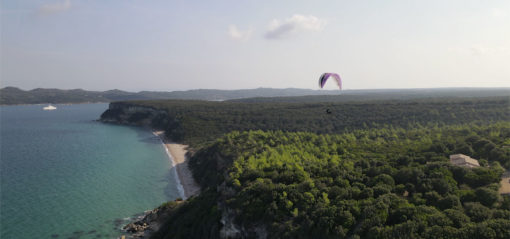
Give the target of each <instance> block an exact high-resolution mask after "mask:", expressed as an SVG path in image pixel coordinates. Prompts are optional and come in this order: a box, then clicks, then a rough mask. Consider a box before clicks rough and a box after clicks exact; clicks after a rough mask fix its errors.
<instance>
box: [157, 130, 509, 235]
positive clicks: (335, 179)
mask: <svg viewBox="0 0 510 239" xmlns="http://www.w3.org/2000/svg"><path fill="white" fill-rule="evenodd" d="M509 147H510V123H509V122H498V123H493V124H490V125H478V124H466V125H461V126H445V127H433V128H427V127H422V128H412V129H401V128H399V129H388V128H385V129H377V130H376V129H372V130H356V131H353V132H351V133H346V134H337V135H326V134H321V135H318V134H313V133H304V132H299V133H286V132H282V131H269V132H262V131H249V132H233V133H230V134H228V135H226V136H225V137H223V138H222V139H220V140H218V141H217V142H216V143H214V144H213V145H211V146H209V147H206V148H204V149H202V150H200V151H198V152H197V153H196V154H195V155H194V156H193V158H192V159H191V160H192V161H191V164H192V168H193V170H194V175H195V176H196V179H197V180H198V181H199V182H200V184H201V185H202V187H203V189H204V191H205V193H203V194H202V195H200V196H198V197H196V198H193V199H191V200H190V201H188V202H186V203H185V204H184V205H183V206H178V207H177V210H175V213H174V214H173V215H172V216H171V217H170V218H169V224H168V225H167V226H165V227H163V229H162V230H161V231H160V232H159V234H156V235H154V238H206V237H208V238H215V237H219V235H220V230H221V224H220V218H221V217H222V213H225V211H228V214H230V215H231V216H232V217H233V218H234V219H233V221H234V222H235V224H236V225H238V229H239V230H241V231H242V234H238V235H241V236H243V237H253V238H255V237H260V236H261V235H267V236H268V237H269V238H345V237H351V238H509V237H510V198H509V197H508V196H501V195H499V194H498V192H497V190H498V188H499V181H500V177H501V174H502V173H503V171H504V169H503V168H502V167H501V164H505V165H508V164H509V163H510V151H509ZM474 152H476V153H474ZM453 153H472V154H471V155H473V156H475V157H477V158H478V159H480V162H481V164H482V166H483V167H480V168H475V169H467V168H463V167H458V166H452V165H451V164H450V163H449V162H448V156H449V155H450V154H453ZM212 202H214V203H212ZM165 206H167V207H172V206H174V207H175V206H176V204H172V203H170V204H166V205H165ZM183 215H185V216H183ZM223 216H224V215H223ZM177 218H178V219H177Z"/></svg>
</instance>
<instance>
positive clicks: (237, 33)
mask: <svg viewBox="0 0 510 239" xmlns="http://www.w3.org/2000/svg"><path fill="white" fill-rule="evenodd" d="M252 32H253V30H251V29H250V30H246V31H241V30H239V29H238V28H237V26H236V25H233V24H232V25H230V26H229V27H228V35H229V36H230V37H231V38H232V39H235V40H248V39H249V38H250V37H251V34H252Z"/></svg>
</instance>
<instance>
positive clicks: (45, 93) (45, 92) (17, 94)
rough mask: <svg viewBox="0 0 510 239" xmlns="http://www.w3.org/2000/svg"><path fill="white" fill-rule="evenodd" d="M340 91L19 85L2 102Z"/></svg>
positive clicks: (1, 92)
mask: <svg viewBox="0 0 510 239" xmlns="http://www.w3.org/2000/svg"><path fill="white" fill-rule="evenodd" d="M319 94H320V95H328V94H338V91H319V90H308V89H293V88H289V89H271V88H257V89H245V90H210V89H198V90H187V91H172V92H163V91H161V92H160V91H140V92H136V93H135V92H127V91H121V90H109V91H86V90H82V89H73V90H60V89H42V88H37V89H33V90H28V91H25V90H21V89H19V88H16V87H5V88H2V89H0V104H1V105H15V104H45V103H54V104H57V103H87V102H112V101H121V100H122V101H125V100H151V99H152V100H153V99H183V100H192V99H193V100H208V101H223V100H229V99H240V98H247V97H276V96H303V95H319Z"/></svg>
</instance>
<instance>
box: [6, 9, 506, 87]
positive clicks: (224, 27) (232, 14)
mask: <svg viewBox="0 0 510 239" xmlns="http://www.w3.org/2000/svg"><path fill="white" fill-rule="evenodd" d="M0 14H1V15H0V30H1V38H0V87H6V86H15V87H20V88H22V89H33V88H39V87H40V88H60V89H74V88H82V89H86V90H108V89H121V90H129V91H140V90H158V91H171V90H187V89H247V88H259V87H271V88H307V89H317V88H318V84H317V81H318V78H319V76H320V75H321V74H322V73H323V72H336V73H339V74H340V75H341V77H342V79H343V86H344V89H388V88H390V89H395V88H436V87H510V1H508V0H492V1H486V0H428V1H421V0H387V1H379V0H373V1H368V0H367V1H352V0H349V1H342V0H331V1H326V0H324V1H323V0H313V1H312V0H307V1H304V0H303V1H301V0H288V1H287V0H278V1H274V0H273V1H266V0H214V1H198V0H183V1H173V0H164V1H152V0H108V1H104V0H0ZM335 87H336V85H335V84H334V83H333V82H328V83H327V84H326V88H328V89H334V88H335Z"/></svg>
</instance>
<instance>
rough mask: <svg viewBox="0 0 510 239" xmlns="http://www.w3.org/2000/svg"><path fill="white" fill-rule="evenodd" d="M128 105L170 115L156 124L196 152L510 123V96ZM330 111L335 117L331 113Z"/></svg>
mask: <svg viewBox="0 0 510 239" xmlns="http://www.w3.org/2000/svg"><path fill="white" fill-rule="evenodd" d="M310 97H313V96H310ZM127 104H131V105H133V104H134V105H142V106H147V107H152V108H156V109H163V110H165V111H166V112H168V116H167V117H165V118H163V119H160V120H159V121H158V122H154V125H156V126H158V127H160V128H163V129H165V130H166V131H167V133H168V135H169V136H170V137H171V138H173V139H174V140H177V141H180V142H185V143H187V144H191V145H192V146H194V147H195V148H197V147H198V146H201V145H204V144H206V143H208V142H211V141H214V140H215V139H217V138H219V137H221V136H222V135H223V134H226V133H229V132H231V131H246V130H281V131H290V132H314V133H319V134H338V133H344V132H350V131H352V130H356V129H370V128H384V127H388V128H392V127H400V128H413V127H422V126H423V127H425V126H426V127H438V126H443V125H451V124H464V123H469V122H474V121H479V122H482V123H490V122H494V121H498V120H508V119H510V111H509V105H510V97H492V98H447V99H442V100H437V99H429V100H412V101H409V100H407V101H404V100H396V101H365V102H345V103H332V102H322V103H320V102H318V103H243V102H206V101H182V100H161V101H134V102H127ZM328 109H329V111H330V112H331V113H330V114H328V113H327V112H326V111H327V110H328ZM136 117H141V118H143V117H144V116H143V115H141V116H136V115H135V116H133V120H136V119H135V118H136Z"/></svg>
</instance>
